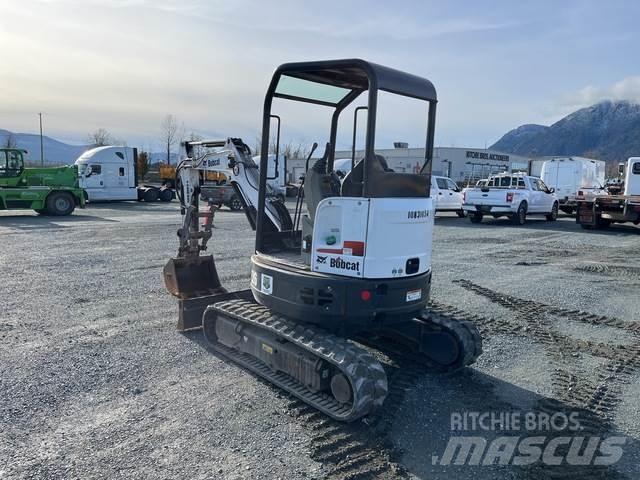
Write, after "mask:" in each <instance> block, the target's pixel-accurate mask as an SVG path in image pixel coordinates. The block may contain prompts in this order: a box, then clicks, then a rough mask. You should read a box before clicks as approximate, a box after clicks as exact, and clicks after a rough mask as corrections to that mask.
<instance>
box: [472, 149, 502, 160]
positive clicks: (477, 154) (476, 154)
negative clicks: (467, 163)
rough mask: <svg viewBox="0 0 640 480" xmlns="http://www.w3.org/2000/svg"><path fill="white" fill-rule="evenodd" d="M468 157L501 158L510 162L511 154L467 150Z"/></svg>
mask: <svg viewBox="0 0 640 480" xmlns="http://www.w3.org/2000/svg"><path fill="white" fill-rule="evenodd" d="M467 158H480V159H482V160H499V161H501V162H508V161H509V155H500V154H497V153H488V152H474V151H471V150H467Z"/></svg>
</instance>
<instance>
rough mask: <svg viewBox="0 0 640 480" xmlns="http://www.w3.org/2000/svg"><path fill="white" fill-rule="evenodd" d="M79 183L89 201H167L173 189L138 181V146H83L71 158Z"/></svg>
mask: <svg viewBox="0 0 640 480" xmlns="http://www.w3.org/2000/svg"><path fill="white" fill-rule="evenodd" d="M75 165H76V167H77V168H78V172H79V175H80V186H81V187H82V188H83V189H84V191H85V194H86V197H85V198H86V200H88V201H89V202H107V201H121V200H139V201H142V200H144V201H145V202H157V201H162V202H170V201H171V200H172V199H173V197H174V193H173V190H172V189H171V188H169V187H167V186H162V187H157V186H154V185H140V184H139V183H138V149H136V148H131V147H118V146H104V147H97V148H92V149H91V150H87V151H86V152H84V153H83V154H82V155H80V156H79V157H78V159H77V160H76V162H75Z"/></svg>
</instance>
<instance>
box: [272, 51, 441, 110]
mask: <svg viewBox="0 0 640 480" xmlns="http://www.w3.org/2000/svg"><path fill="white" fill-rule="evenodd" d="M278 76H279V81H278V84H277V85H276V87H275V92H274V96H275V97H280V98H288V99H291V100H299V101H304V102H310V103H316V104H320V105H327V106H333V107H335V106H337V105H339V104H340V103H341V102H343V101H345V100H346V101H348V102H350V101H351V100H353V99H354V98H355V97H357V95H358V94H360V93H361V92H363V91H365V90H368V89H374V88H375V89H378V90H384V91H386V92H390V93H394V94H397V95H403V96H406V97H412V98H417V99H420V100H426V101H437V95H436V89H435V87H434V86H433V84H432V83H431V82H430V81H429V80H427V79H425V78H421V77H418V76H415V75H411V74H409V73H405V72H401V71H400V70H394V69H393V68H388V67H383V66H382V65H377V64H375V63H371V62H367V61H365V60H360V59H345V60H326V61H318V62H299V63H285V64H283V65H281V66H280V67H278V68H277V70H276V72H275V74H274V77H278ZM347 99H348V100H347Z"/></svg>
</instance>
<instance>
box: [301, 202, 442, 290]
mask: <svg viewBox="0 0 640 480" xmlns="http://www.w3.org/2000/svg"><path fill="white" fill-rule="evenodd" d="M433 213H434V212H433V201H432V199H431V198H426V197H425V198H418V199H417V198H406V199H405V198H370V199H366V198H358V197H353V198H350V197H331V198H327V199H324V200H322V202H320V204H319V205H318V209H317V211H316V216H315V221H314V227H313V243H312V255H311V269H312V270H313V271H316V272H322V273H328V274H332V275H342V276H346V277H354V278H366V279H381V278H402V277H407V276H411V275H417V274H421V273H425V272H427V271H429V270H430V269H431V241H432V235H433ZM407 270H408V271H407Z"/></svg>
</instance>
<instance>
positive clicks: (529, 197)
mask: <svg viewBox="0 0 640 480" xmlns="http://www.w3.org/2000/svg"><path fill="white" fill-rule="evenodd" d="M540 182H541V181H540V179H538V178H536V177H529V176H526V175H518V174H514V175H511V174H504V175H496V176H494V177H490V178H489V186H487V187H475V188H468V189H465V203H464V205H463V208H464V209H465V210H467V211H469V212H475V211H476V207H477V206H480V207H491V210H490V212H487V213H491V214H493V213H496V214H513V213H516V212H517V211H518V207H519V206H520V203H521V202H523V201H526V202H527V212H528V213H543V214H546V213H550V212H551V210H552V208H553V204H554V203H555V202H556V201H557V197H556V195H555V193H547V192H545V191H543V190H541V189H540ZM496 185H504V186H496ZM483 190H484V191H483ZM509 197H512V199H511V201H509V200H508V198H509Z"/></svg>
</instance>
